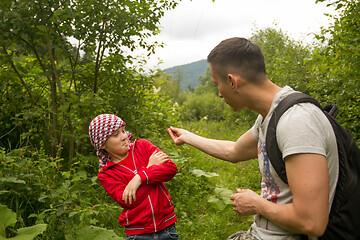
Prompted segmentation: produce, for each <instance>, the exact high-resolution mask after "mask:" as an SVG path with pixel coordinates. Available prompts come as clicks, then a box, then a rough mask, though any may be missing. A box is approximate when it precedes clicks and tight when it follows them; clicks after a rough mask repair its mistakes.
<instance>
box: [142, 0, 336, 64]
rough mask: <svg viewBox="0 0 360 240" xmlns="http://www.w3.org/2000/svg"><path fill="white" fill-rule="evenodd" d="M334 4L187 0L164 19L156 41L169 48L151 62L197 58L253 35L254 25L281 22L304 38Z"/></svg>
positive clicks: (305, 0)
mask: <svg viewBox="0 0 360 240" xmlns="http://www.w3.org/2000/svg"><path fill="white" fill-rule="evenodd" d="M328 12H331V13H333V12H334V10H333V9H331V8H329V7H326V3H318V4H315V0H302V1H298V0H296V1H295V0H273V1H269V0H251V1H249V0H215V2H212V1H211V0H192V1H189V0H183V1H181V2H180V3H179V5H178V6H177V8H176V9H174V10H171V11H169V12H166V13H165V16H164V17H163V18H162V19H161V26H162V32H161V34H160V35H158V36H156V37H153V38H151V39H150V40H151V41H154V40H156V41H162V42H164V43H165V47H164V48H158V49H157V50H156V54H155V55H154V56H152V57H151V58H150V59H149V60H148V67H149V68H152V67H153V66H155V65H157V63H158V59H162V61H163V63H162V64H161V65H159V67H160V68H162V69H164V68H168V67H172V66H176V65H181V64H186V63H190V62H194V61H197V60H200V59H204V58H206V57H207V54H208V53H209V52H210V51H211V49H212V48H214V47H215V46H216V45H217V44H218V43H219V42H220V41H221V40H223V39H226V38H229V37H234V36H239V37H246V38H248V37H250V36H251V35H252V34H253V33H254V29H256V28H258V29H262V28H265V27H275V24H276V26H277V28H280V29H282V30H283V31H285V32H286V33H288V34H289V35H290V36H291V37H292V38H293V39H296V40H304V39H306V35H307V34H309V33H311V32H319V31H320V27H321V26H325V27H326V26H328V25H329V24H330V21H329V19H328V17H326V16H325V15H324V13H328Z"/></svg>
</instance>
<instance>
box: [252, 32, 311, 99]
mask: <svg viewBox="0 0 360 240" xmlns="http://www.w3.org/2000/svg"><path fill="white" fill-rule="evenodd" d="M251 40H252V41H254V42H256V43H257V44H259V45H260V46H261V48H262V51H263V53H264V57H265V65H266V70H267V75H268V78H269V79H270V80H271V81H273V82H274V83H275V84H277V85H279V86H280V87H284V86H285V85H289V86H291V87H293V88H294V89H296V90H298V91H301V92H308V86H307V84H308V82H309V80H310V79H311V74H310V71H309V69H308V67H307V65H308V64H307V61H306V60H307V58H308V57H309V56H310V55H311V52H310V50H309V48H308V47H306V46H303V44H302V43H300V42H295V41H294V40H292V39H290V38H289V37H288V36H287V35H286V34H285V33H283V32H282V31H281V30H276V29H274V28H265V29H261V30H258V31H257V32H256V33H255V34H254V35H253V36H252V37H251Z"/></svg>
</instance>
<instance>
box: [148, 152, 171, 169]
mask: <svg viewBox="0 0 360 240" xmlns="http://www.w3.org/2000/svg"><path fill="white" fill-rule="evenodd" d="M167 161H169V157H168V156H167V155H166V154H165V153H163V152H153V154H151V156H150V158H149V164H148V165H147V167H150V166H152V165H160V164H163V163H165V162H167Z"/></svg>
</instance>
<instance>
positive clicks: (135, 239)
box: [126, 223, 179, 240]
mask: <svg viewBox="0 0 360 240" xmlns="http://www.w3.org/2000/svg"><path fill="white" fill-rule="evenodd" d="M173 239H174V240H178V239H179V235H178V234H177V233H176V228H175V223H174V224H171V225H170V226H168V227H166V228H164V229H163V230H161V231H159V232H156V233H148V234H140V235H129V236H126V240H173Z"/></svg>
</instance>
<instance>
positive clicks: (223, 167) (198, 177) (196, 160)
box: [164, 121, 261, 240]
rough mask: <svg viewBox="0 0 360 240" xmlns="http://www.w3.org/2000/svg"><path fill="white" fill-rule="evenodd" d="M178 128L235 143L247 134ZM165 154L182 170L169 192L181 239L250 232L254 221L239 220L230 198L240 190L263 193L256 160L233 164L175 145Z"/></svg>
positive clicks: (223, 127)
mask: <svg viewBox="0 0 360 240" xmlns="http://www.w3.org/2000/svg"><path fill="white" fill-rule="evenodd" d="M176 127H180V128H184V129H187V130H189V131H192V132H194V133H196V134H199V135H201V136H203V137H207V138H214V139H223V140H232V141H236V140H237V138H238V137H239V136H240V135H241V134H242V133H244V132H245V131H246V130H247V128H246V127H242V126H239V125H232V126H230V125H229V124H226V123H219V122H208V121H199V122H192V123H180V124H179V125H178V126H176ZM164 150H165V151H166V152H167V153H168V154H169V155H170V157H171V158H172V159H174V161H175V162H176V164H177V165H178V170H179V173H178V174H177V175H176V177H175V178H174V179H173V180H172V181H171V182H169V183H168V188H169V191H170V194H171V196H172V198H173V202H174V205H175V211H176V214H177V215H178V218H179V220H178V222H177V230H178V233H179V234H180V239H186V240H188V239H189V240H190V239H196V240H201V239H207V240H210V239H214V240H215V239H226V238H227V237H228V236H229V235H231V234H232V233H234V232H236V231H239V230H247V229H248V228H249V226H250V225H251V223H252V221H253V217H252V216H249V217H240V216H237V215H236V214H235V213H234V212H233V210H232V206H231V205H230V204H229V202H230V201H229V196H230V194H232V193H235V192H236V189H237V188H250V189H252V190H254V191H256V192H258V193H260V180H261V176H260V173H259V168H258V162H257V160H256V159H254V160H250V161H247V162H242V163H236V164H233V163H228V162H225V161H222V160H219V159H216V158H213V157H211V156H208V155H206V154H204V153H203V152H201V151H199V150H197V149H195V148H193V147H190V146H188V145H183V146H177V147H176V146H174V144H172V145H171V143H169V149H164ZM199 170H200V171H199ZM213 175H216V176H213Z"/></svg>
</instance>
